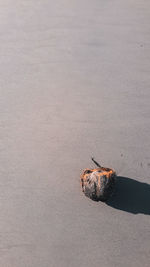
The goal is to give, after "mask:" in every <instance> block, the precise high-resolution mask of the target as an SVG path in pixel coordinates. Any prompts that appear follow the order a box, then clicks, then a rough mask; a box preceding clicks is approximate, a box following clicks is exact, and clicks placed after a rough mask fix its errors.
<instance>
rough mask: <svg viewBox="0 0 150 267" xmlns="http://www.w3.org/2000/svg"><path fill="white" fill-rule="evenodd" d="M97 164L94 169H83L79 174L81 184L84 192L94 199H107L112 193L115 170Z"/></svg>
mask: <svg viewBox="0 0 150 267" xmlns="http://www.w3.org/2000/svg"><path fill="white" fill-rule="evenodd" d="M91 159H92V161H93V162H94V163H95V164H96V165H97V167H98V168H95V169H85V170H83V173H82V174H81V177H80V178H81V186H82V191H83V192H84V194H85V195H86V196H87V197H89V198H91V199H93V200H95V201H104V202H105V201H107V200H108V198H109V197H110V196H111V195H112V193H113V190H114V185H115V180H116V172H115V171H114V170H113V169H110V168H105V167H101V166H100V165H99V164H98V163H97V162H96V161H95V160H94V158H91Z"/></svg>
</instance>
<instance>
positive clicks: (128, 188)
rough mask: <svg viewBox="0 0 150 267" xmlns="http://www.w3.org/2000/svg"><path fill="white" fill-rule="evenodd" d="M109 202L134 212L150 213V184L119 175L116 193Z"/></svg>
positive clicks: (112, 205)
mask: <svg viewBox="0 0 150 267" xmlns="http://www.w3.org/2000/svg"><path fill="white" fill-rule="evenodd" d="M107 204H108V205H109V206H111V207H113V208H116V209H119V210H123V211H126V212H130V213H133V214H138V213H143V214H147V215H150V185H149V184H146V183H141V182H138V181H136V180H133V179H131V178H127V177H121V176H118V177H117V182H116V190H115V193H114V195H113V196H112V197H111V198H110V200H108V201H107Z"/></svg>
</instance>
